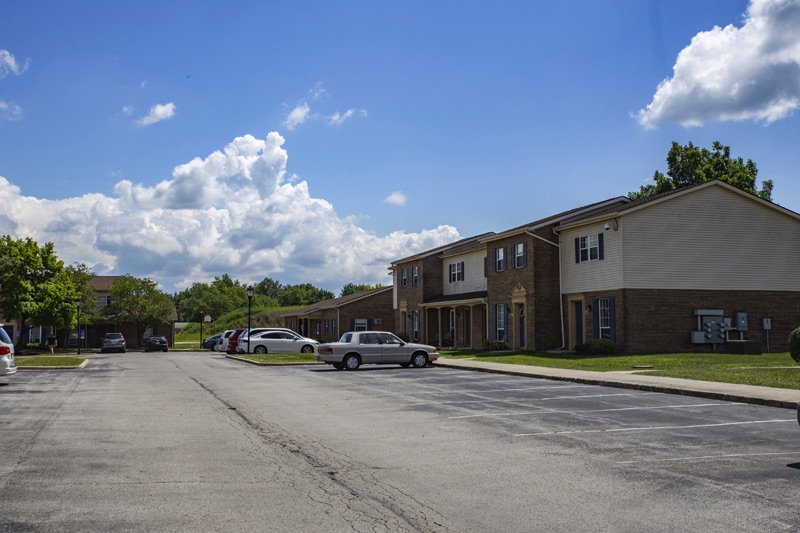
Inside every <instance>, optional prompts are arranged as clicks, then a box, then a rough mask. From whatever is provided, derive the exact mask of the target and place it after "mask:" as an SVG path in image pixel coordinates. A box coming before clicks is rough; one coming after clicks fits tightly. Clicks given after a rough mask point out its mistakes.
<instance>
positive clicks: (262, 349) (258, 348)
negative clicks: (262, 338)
mask: <svg viewBox="0 0 800 533" xmlns="http://www.w3.org/2000/svg"><path fill="white" fill-rule="evenodd" d="M253 353H258V354H265V353H267V347H266V346H261V345H259V346H256V347H255V348H253Z"/></svg>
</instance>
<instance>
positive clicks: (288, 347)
mask: <svg viewBox="0 0 800 533" xmlns="http://www.w3.org/2000/svg"><path fill="white" fill-rule="evenodd" d="M253 331H254V334H253V336H252V337H250V351H251V352H252V353H314V352H316V351H317V346H319V342H317V341H315V340H314V339H309V338H307V337H302V336H300V335H298V334H297V333H295V332H294V331H292V330H289V329H283V328H281V329H268V330H266V331H261V332H259V333H255V330H253ZM245 352H247V337H242V338H240V339H239V341H238V342H237V344H236V353H245Z"/></svg>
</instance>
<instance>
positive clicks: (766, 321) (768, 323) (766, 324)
mask: <svg viewBox="0 0 800 533" xmlns="http://www.w3.org/2000/svg"><path fill="white" fill-rule="evenodd" d="M761 322H762V326H763V327H764V329H765V330H767V331H769V330H771V329H772V319H771V318H769V317H765V318H763V319H762V321H761Z"/></svg>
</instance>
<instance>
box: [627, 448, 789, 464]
mask: <svg viewBox="0 0 800 533" xmlns="http://www.w3.org/2000/svg"><path fill="white" fill-rule="evenodd" d="M797 454H800V450H784V451H782V452H769V453H726V454H723V455H700V456H697V457H672V458H670V459H646V460H643V461H642V460H640V461H617V464H618V465H630V464H638V463H667V462H676V461H707V460H709V459H729V458H732V457H760V456H763V455H792V456H794V455H797Z"/></svg>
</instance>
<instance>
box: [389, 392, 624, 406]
mask: <svg viewBox="0 0 800 533" xmlns="http://www.w3.org/2000/svg"><path fill="white" fill-rule="evenodd" d="M473 394H475V393H473ZM607 396H634V394H629V393H622V394H584V395H579V396H552V397H549V398H506V399H504V400H458V401H453V402H439V401H434V402H417V403H407V404H405V405H406V406H414V405H432V404H435V405H443V404H447V405H458V404H462V403H511V402H527V403H531V402H544V401H549V400H572V399H574V398H605V397H607Z"/></svg>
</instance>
